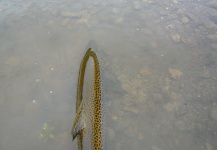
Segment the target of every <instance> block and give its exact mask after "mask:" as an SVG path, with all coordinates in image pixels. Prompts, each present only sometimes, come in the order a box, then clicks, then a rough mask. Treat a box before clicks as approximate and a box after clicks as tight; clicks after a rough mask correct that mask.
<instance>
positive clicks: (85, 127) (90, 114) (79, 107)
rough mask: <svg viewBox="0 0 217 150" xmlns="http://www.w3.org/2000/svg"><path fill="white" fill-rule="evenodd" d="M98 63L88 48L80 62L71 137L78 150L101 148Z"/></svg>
mask: <svg viewBox="0 0 217 150" xmlns="http://www.w3.org/2000/svg"><path fill="white" fill-rule="evenodd" d="M100 71H101V70H100V63H99V60H98V58H97V54H96V51H95V50H93V49H92V48H89V49H88V50H87V52H86V54H85V56H84V58H83V60H82V62H81V66H80V71H79V78H78V87H77V100H76V117H75V120H74V124H73V126H72V132H71V134H72V138H73V140H74V139H75V138H76V137H77V140H78V149H79V150H103V149H104V138H103V127H104V125H103V124H104V121H103V118H104V117H103V112H104V111H103V99H102V96H103V95H102V85H101V80H102V79H101V72H100Z"/></svg>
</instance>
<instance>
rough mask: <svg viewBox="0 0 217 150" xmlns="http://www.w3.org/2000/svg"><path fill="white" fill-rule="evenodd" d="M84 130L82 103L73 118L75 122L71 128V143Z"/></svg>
mask: <svg viewBox="0 0 217 150" xmlns="http://www.w3.org/2000/svg"><path fill="white" fill-rule="evenodd" d="M84 128H85V115H84V110H83V103H81V105H80V107H79V108H78V111H77V114H76V116H75V120H74V123H73V126H72V131H71V134H72V141H73V140H74V139H75V138H76V136H77V135H78V134H79V133H80V132H81V131H82V130H83V129H84Z"/></svg>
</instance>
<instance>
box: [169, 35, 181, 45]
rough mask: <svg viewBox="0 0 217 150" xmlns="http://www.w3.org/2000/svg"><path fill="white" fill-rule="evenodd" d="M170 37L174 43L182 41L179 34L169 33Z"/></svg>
mask: <svg viewBox="0 0 217 150" xmlns="http://www.w3.org/2000/svg"><path fill="white" fill-rule="evenodd" d="M171 39H172V40H173V41H174V42H175V43H179V42H181V41H182V39H181V36H180V35H179V34H172V35H171Z"/></svg>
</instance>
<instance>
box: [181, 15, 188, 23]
mask: <svg viewBox="0 0 217 150" xmlns="http://www.w3.org/2000/svg"><path fill="white" fill-rule="evenodd" d="M181 21H182V23H183V24H187V23H188V22H189V19H188V17H182V19H181Z"/></svg>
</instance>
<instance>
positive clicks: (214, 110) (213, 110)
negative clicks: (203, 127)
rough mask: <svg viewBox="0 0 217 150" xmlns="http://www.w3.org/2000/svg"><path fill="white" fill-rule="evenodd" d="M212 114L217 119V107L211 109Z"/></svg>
mask: <svg viewBox="0 0 217 150" xmlns="http://www.w3.org/2000/svg"><path fill="white" fill-rule="evenodd" d="M211 116H212V119H213V120H216V121H217V107H213V108H212V110H211Z"/></svg>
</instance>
